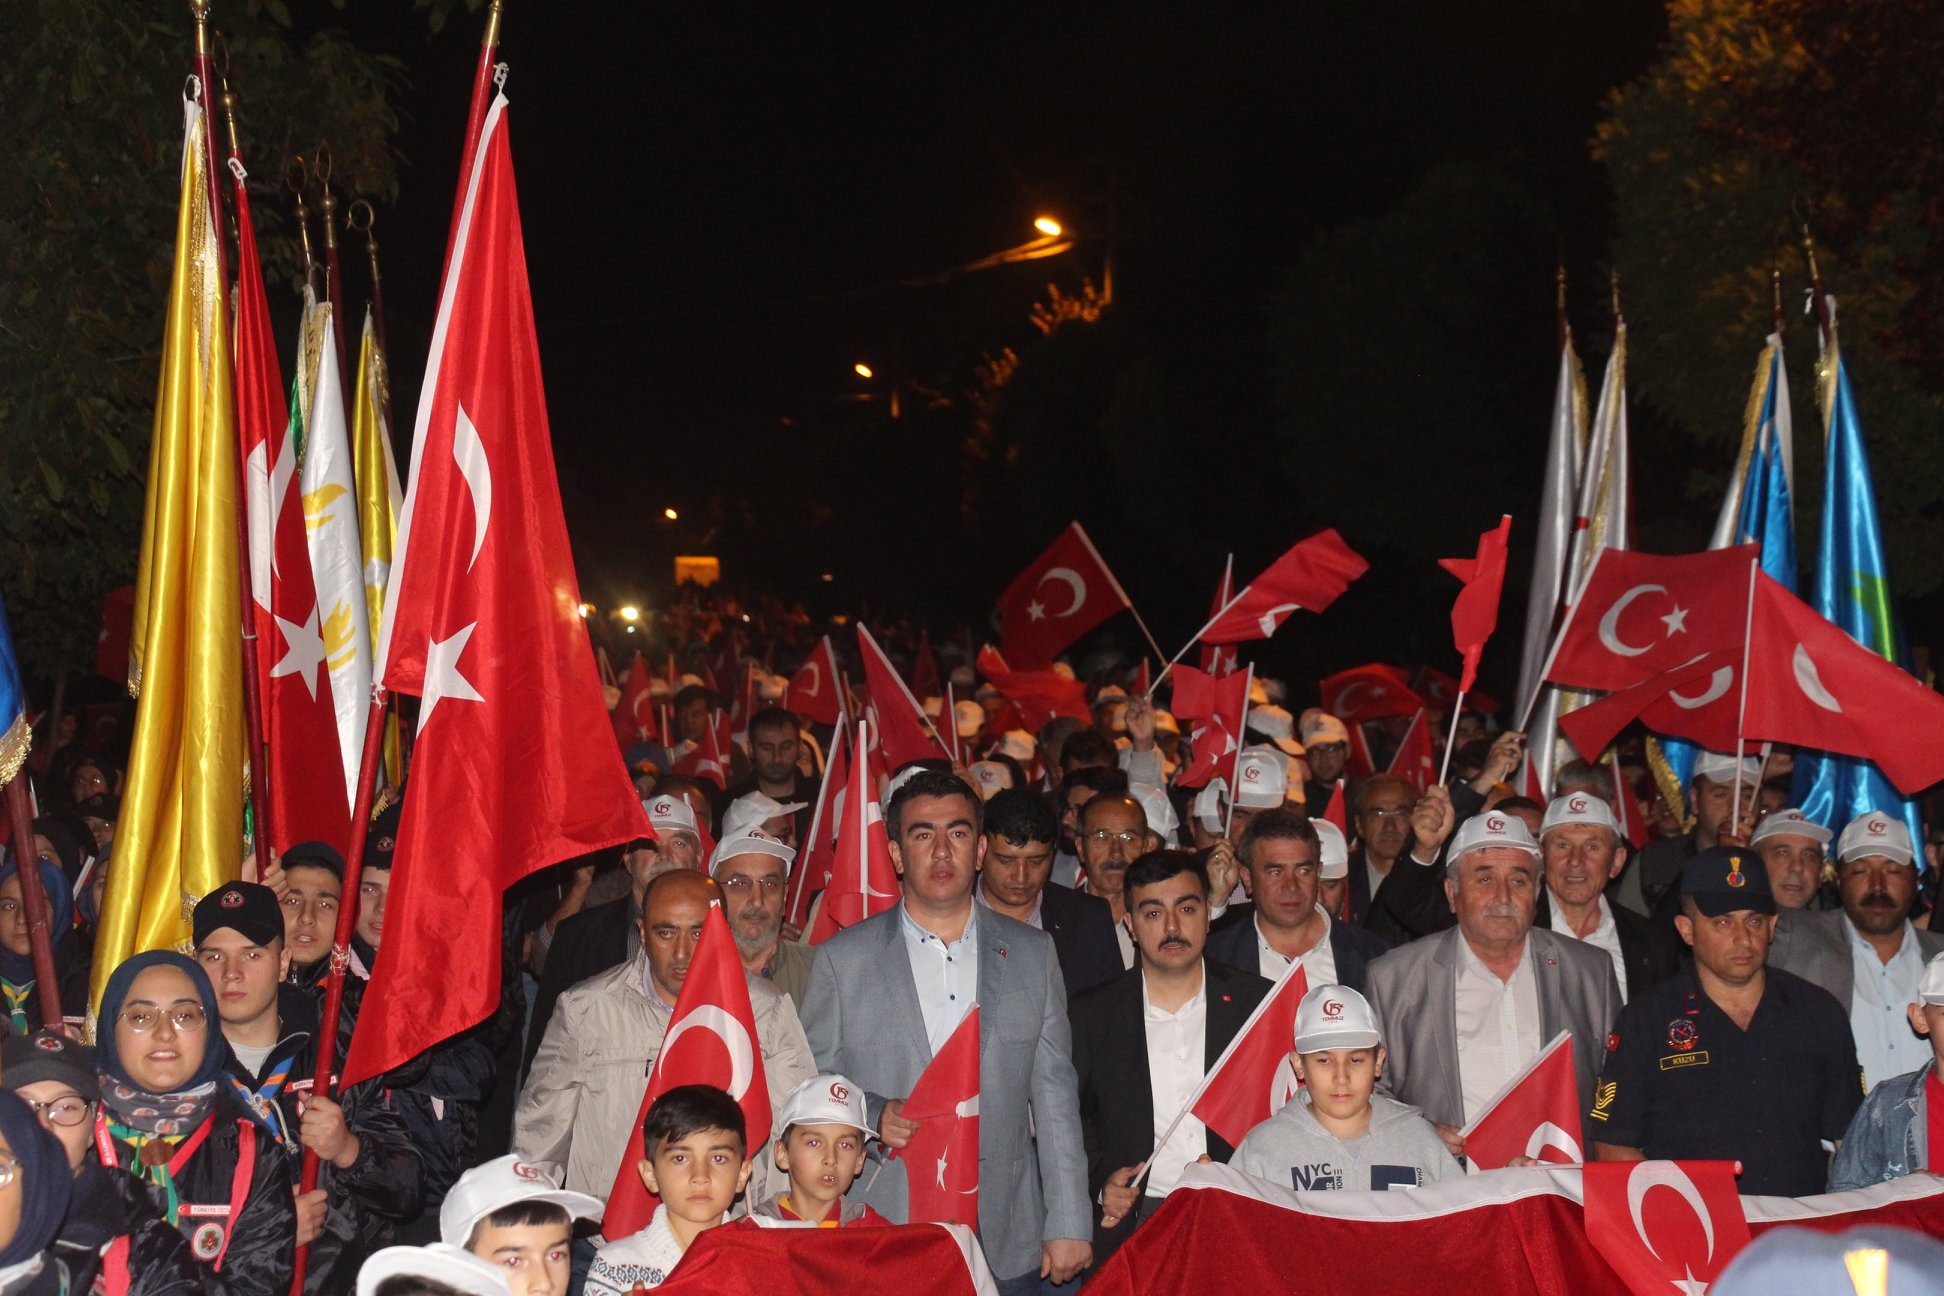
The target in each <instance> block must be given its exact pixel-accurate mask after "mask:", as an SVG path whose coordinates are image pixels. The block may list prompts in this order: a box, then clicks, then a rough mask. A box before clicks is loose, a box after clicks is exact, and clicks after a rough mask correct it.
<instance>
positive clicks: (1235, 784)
mask: <svg viewBox="0 0 1944 1296" xmlns="http://www.w3.org/2000/svg"><path fill="white" fill-rule="evenodd" d="M1248 679H1249V682H1248V683H1247V684H1245V685H1243V686H1242V732H1241V733H1239V734H1237V735H1235V759H1234V760H1233V761H1230V762H1229V785H1228V809H1227V810H1226V811H1224V812H1223V814H1222V836H1224V837H1227V836H1228V835H1229V829H1231V828H1233V827H1234V826H1235V797H1236V793H1237V792H1239V791H1240V790H1241V787H1242V748H1243V746H1244V745H1245V744H1246V743H1247V741H1248V737H1249V694H1250V692H1251V691H1253V690H1254V688H1255V663H1254V662H1250V663H1249V676H1248ZM1222 899H1223V901H1224V902H1226V901H1227V900H1228V897H1227V896H1223V897H1222Z"/></svg>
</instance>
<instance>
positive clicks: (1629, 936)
mask: <svg viewBox="0 0 1944 1296" xmlns="http://www.w3.org/2000/svg"><path fill="white" fill-rule="evenodd" d="M1607 907H1608V908H1610V909H1612V910H1613V929H1614V931H1615V932H1616V933H1618V934H1619V937H1620V961H1621V963H1623V964H1625V965H1626V968H1627V1002H1628V1003H1632V1002H1633V1001H1634V1000H1635V999H1638V998H1639V997H1640V996H1641V995H1642V994H1645V993H1646V992H1647V990H1648V989H1649V988H1651V987H1652V986H1654V985H1656V984H1657V983H1659V982H1660V981H1661V980H1662V979H1663V978H1664V977H1668V976H1672V975H1673V974H1674V973H1675V972H1677V971H1679V970H1680V967H1681V946H1680V945H1678V944H1677V943H1676V942H1675V941H1674V939H1673V938H1671V937H1669V936H1668V934H1667V933H1666V932H1665V931H1663V930H1662V929H1661V927H1660V925H1659V924H1657V923H1655V922H1654V921H1653V920H1652V919H1648V918H1642V917H1641V916H1640V915H1639V914H1637V913H1635V912H1634V911H1633V910H1631V909H1628V908H1626V907H1625V906H1624V905H1618V904H1615V903H1614V902H1613V897H1612V895H1608V896H1607ZM1532 925H1533V926H1535V927H1546V928H1550V927H1551V926H1552V905H1551V903H1550V898H1549V897H1548V896H1547V895H1546V893H1545V891H1544V889H1543V888H1542V889H1541V891H1540V893H1539V906H1538V908H1537V909H1536V910H1535V911H1534V913H1533V918H1532ZM1560 935H1562V936H1570V935H1572V933H1571V932H1561V933H1560Z"/></svg>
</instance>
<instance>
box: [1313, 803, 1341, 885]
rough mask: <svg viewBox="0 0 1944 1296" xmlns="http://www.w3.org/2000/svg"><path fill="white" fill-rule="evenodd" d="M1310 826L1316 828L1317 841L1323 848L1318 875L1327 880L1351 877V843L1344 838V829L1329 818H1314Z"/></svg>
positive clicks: (1338, 880) (1336, 880)
mask: <svg viewBox="0 0 1944 1296" xmlns="http://www.w3.org/2000/svg"><path fill="white" fill-rule="evenodd" d="M1310 827H1312V828H1314V829H1316V843H1317V845H1319V846H1321V847H1322V848H1323V850H1322V856H1323V857H1322V858H1321V859H1320V860H1318V861H1317V864H1318V866H1319V867H1318V868H1317V871H1316V876H1317V877H1319V878H1322V879H1323V880H1324V881H1325V882H1341V881H1342V880H1343V879H1344V878H1347V877H1349V876H1350V843H1349V842H1347V841H1345V840H1344V837H1343V829H1341V828H1339V827H1337V826H1336V825H1335V824H1333V823H1331V822H1330V821H1329V820H1328V819H1312V820H1310Z"/></svg>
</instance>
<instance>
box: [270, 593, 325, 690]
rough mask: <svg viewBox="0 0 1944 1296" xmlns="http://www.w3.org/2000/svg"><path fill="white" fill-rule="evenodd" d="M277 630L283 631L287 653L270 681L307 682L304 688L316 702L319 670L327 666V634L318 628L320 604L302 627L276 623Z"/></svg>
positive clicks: (288, 622)
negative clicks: (286, 678)
mask: <svg viewBox="0 0 1944 1296" xmlns="http://www.w3.org/2000/svg"><path fill="white" fill-rule="evenodd" d="M276 620H277V628H278V629H279V630H281V631H283V637H284V648H285V652H284V655H283V660H281V661H279V662H278V663H277V664H276V665H275V666H273V667H271V668H270V678H271V679H281V678H282V677H284V676H285V675H296V676H299V677H300V678H302V680H303V681H304V688H305V689H306V690H307V691H308V692H309V693H310V695H311V701H313V702H315V701H316V700H317V668H318V667H319V666H322V665H323V664H324V656H325V653H324V634H323V632H322V630H320V629H319V627H318V624H317V604H315V603H312V604H311V610H310V615H309V616H308V617H306V618H305V619H304V623H303V624H302V625H299V624H297V623H296V622H295V621H286V620H284V619H283V618H282V617H278V618H277V619H276Z"/></svg>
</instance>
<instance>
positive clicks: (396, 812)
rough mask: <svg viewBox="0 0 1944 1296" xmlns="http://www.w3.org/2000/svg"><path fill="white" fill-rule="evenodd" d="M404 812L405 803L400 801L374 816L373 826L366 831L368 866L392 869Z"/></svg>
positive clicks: (365, 858)
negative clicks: (400, 822)
mask: <svg viewBox="0 0 1944 1296" xmlns="http://www.w3.org/2000/svg"><path fill="white" fill-rule="evenodd" d="M404 814H405V806H404V803H403V802H399V803H397V804H394V805H388V806H386V807H385V809H384V811H383V813H381V814H378V815H376V816H374V817H373V818H372V821H371V827H370V828H369V829H368V830H366V832H365V848H364V866H365V867H366V868H374V869H384V870H386V871H387V872H389V871H390V870H391V866H392V852H393V851H395V850H396V849H398V823H399V820H401V819H402V818H404Z"/></svg>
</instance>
